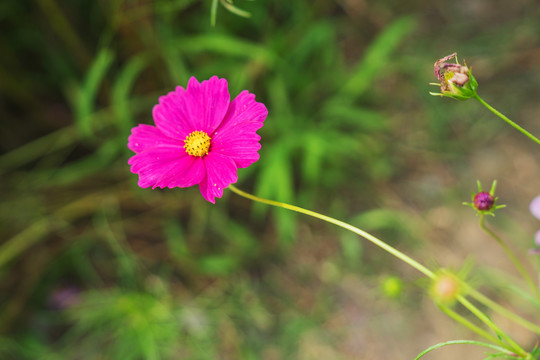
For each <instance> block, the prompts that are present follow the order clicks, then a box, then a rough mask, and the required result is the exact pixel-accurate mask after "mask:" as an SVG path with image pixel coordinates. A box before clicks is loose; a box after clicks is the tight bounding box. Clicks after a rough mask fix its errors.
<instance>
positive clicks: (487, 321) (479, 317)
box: [457, 295, 529, 357]
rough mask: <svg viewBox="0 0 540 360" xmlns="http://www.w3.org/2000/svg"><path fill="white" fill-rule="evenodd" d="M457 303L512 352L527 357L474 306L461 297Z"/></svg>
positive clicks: (523, 351)
mask: <svg viewBox="0 0 540 360" xmlns="http://www.w3.org/2000/svg"><path fill="white" fill-rule="evenodd" d="M457 299H458V301H459V302H460V303H461V304H462V305H463V306H465V307H466V308H467V309H468V310H469V311H470V312H472V313H473V314H474V315H475V316H476V317H477V318H478V319H480V320H481V321H482V322H483V323H484V324H486V325H487V326H489V327H490V328H491V329H492V330H493V331H495V333H496V334H497V336H499V337H500V338H501V339H503V340H504V341H506V342H507V343H508V345H510V347H511V349H512V351H515V352H516V353H518V354H519V355H521V356H522V357H525V356H527V355H529V353H528V352H526V351H525V350H523V349H522V348H521V346H519V345H518V344H517V343H516V342H515V341H514V340H512V338H510V337H509V336H508V335H506V333H505V332H504V331H502V330H501V329H500V328H499V327H498V326H497V325H495V323H494V322H493V321H491V319H490V318H489V317H488V316H487V315H486V314H484V313H483V312H482V311H480V310H479V309H478V308H477V307H476V306H474V305H473V304H472V303H471V302H470V301H469V300H467V299H465V298H464V297H463V296H462V295H460V296H458V298H457Z"/></svg>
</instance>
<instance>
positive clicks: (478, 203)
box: [473, 191, 495, 211]
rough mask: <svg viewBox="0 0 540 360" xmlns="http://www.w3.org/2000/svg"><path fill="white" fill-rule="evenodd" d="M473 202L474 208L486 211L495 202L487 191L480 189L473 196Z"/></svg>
mask: <svg viewBox="0 0 540 360" xmlns="http://www.w3.org/2000/svg"><path fill="white" fill-rule="evenodd" d="M473 204H474V207H475V209H476V210H480V211H488V210H491V208H492V207H493V204H495V197H494V196H493V195H491V194H490V193H488V192H487V191H481V192H479V193H478V194H476V195H475V196H474V199H473Z"/></svg>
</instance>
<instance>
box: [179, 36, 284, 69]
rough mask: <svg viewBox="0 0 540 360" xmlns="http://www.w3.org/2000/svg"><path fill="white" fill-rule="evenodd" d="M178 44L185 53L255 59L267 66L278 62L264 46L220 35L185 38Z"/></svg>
mask: <svg viewBox="0 0 540 360" xmlns="http://www.w3.org/2000/svg"><path fill="white" fill-rule="evenodd" d="M176 44H177V46H178V44H180V45H179V46H180V47H181V49H182V50H183V51H184V52H188V53H191V54H198V53H201V52H205V51H210V52H213V53H216V54H220V55H228V56H238V57H241V58H248V59H254V60H258V61H261V62H263V63H264V64H267V65H270V64H272V63H274V62H275V61H276V60H277V58H276V56H275V55H274V53H272V52H271V51H269V50H268V49H267V48H266V47H264V46H262V45H259V44H257V43H254V42H250V41H246V40H242V39H238V38H235V37H232V36H228V35H225V34H220V33H212V34H204V35H199V36H190V37H185V38H181V39H179V40H178V42H177V43H176Z"/></svg>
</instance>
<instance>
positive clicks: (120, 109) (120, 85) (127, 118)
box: [112, 55, 148, 137]
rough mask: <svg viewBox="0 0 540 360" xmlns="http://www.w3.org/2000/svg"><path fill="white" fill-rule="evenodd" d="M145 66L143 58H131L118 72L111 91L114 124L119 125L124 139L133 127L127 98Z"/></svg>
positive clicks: (144, 58)
mask: <svg viewBox="0 0 540 360" xmlns="http://www.w3.org/2000/svg"><path fill="white" fill-rule="evenodd" d="M147 64H148V62H147V60H146V57H145V56H142V55H138V56H134V57H133V58H131V59H130V60H129V62H128V63H127V64H126V65H125V66H124V67H123V68H122V70H121V71H120V74H119V75H118V77H117V78H116V81H115V83H114V86H113V89H112V104H113V111H114V114H115V116H116V118H117V120H118V121H115V123H117V124H118V125H119V128H120V131H121V132H122V134H123V135H124V136H126V137H127V136H128V134H129V132H130V129H131V127H133V125H134V121H133V114H132V107H131V106H130V104H129V103H130V102H129V97H130V94H131V91H132V89H133V85H134V83H135V80H136V79H137V76H139V74H140V73H141V71H142V70H143V69H144V68H145V67H146V66H147Z"/></svg>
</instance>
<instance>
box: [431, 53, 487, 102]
mask: <svg viewBox="0 0 540 360" xmlns="http://www.w3.org/2000/svg"><path fill="white" fill-rule="evenodd" d="M456 56H457V53H453V54H450V55H448V56H445V57H443V58H442V59H439V60H437V61H435V64H434V65H433V69H434V71H435V76H437V79H438V80H439V82H440V84H431V85H440V87H441V93H432V92H430V94H431V95H437V96H447V97H451V98H453V99H456V100H467V99H469V98H471V97H473V96H474V95H475V94H476V88H477V87H478V83H477V82H476V79H475V78H474V77H473V76H472V74H471V70H470V69H469V68H468V67H467V66H466V65H461V64H459V63H457V62H456V63H449V62H447V61H448V60H450V59H453V58H455V57H456Z"/></svg>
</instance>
